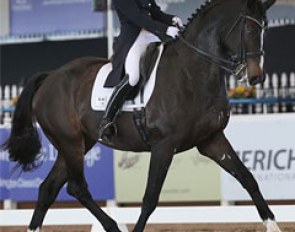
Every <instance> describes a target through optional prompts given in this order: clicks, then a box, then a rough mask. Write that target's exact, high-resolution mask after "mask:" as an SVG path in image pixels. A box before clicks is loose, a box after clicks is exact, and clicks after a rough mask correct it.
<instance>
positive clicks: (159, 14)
mask: <svg viewBox="0 0 295 232" xmlns="http://www.w3.org/2000/svg"><path fill="white" fill-rule="evenodd" d="M151 14H152V17H153V18H154V19H155V20H158V21H160V22H162V23H165V24H167V25H172V19H173V17H174V16H175V15H170V14H167V13H164V12H163V11H162V10H161V8H160V7H159V6H158V5H157V3H156V2H155V0H151Z"/></svg>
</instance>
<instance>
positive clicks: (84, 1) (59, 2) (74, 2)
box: [42, 0, 92, 6]
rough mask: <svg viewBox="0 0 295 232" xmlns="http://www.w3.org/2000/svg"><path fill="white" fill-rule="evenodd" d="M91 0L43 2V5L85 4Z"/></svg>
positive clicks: (46, 0)
mask: <svg viewBox="0 0 295 232" xmlns="http://www.w3.org/2000/svg"><path fill="white" fill-rule="evenodd" d="M90 1H92V0H43V2H42V4H43V5H45V6H46V5H64V4H76V3H81V4H84V3H86V2H90Z"/></svg>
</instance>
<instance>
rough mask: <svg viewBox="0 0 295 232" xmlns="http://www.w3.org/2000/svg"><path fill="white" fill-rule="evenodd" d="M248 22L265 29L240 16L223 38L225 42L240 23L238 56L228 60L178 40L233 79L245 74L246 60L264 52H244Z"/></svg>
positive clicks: (261, 25)
mask: <svg viewBox="0 0 295 232" xmlns="http://www.w3.org/2000/svg"><path fill="white" fill-rule="evenodd" d="M247 20H250V21H252V22H254V23H256V24H257V25H258V26H259V27H260V28H261V29H262V30H263V29H264V28H265V26H264V23H260V22H259V21H258V20H257V19H255V18H253V17H251V16H249V15H245V14H240V15H239V16H238V18H237V19H236V21H235V22H234V24H233V25H232V27H231V28H230V30H229V31H228V33H227V34H226V36H225V40H227V39H228V38H229V36H230V35H231V33H232V32H233V31H234V29H235V28H236V27H237V26H238V24H239V23H241V30H240V35H241V36H240V45H241V49H240V54H235V55H232V56H230V58H229V59H224V58H222V57H219V56H216V55H213V54H210V53H208V52H206V51H203V50H201V49H200V48H198V47H196V46H194V45H192V44H191V43H189V42H188V41H187V40H186V39H185V38H184V37H182V36H180V37H179V39H180V41H182V42H183V43H184V44H185V45H186V46H188V47H189V48H191V49H192V50H193V51H195V52H196V53H199V54H200V55H202V56H203V57H204V58H205V59H207V60H209V61H210V62H213V63H215V64H217V65H218V66H219V67H220V68H222V69H224V70H225V71H227V72H229V73H231V75H233V76H235V77H239V76H240V75H241V74H242V73H244V72H245V70H246V68H247V58H249V57H260V56H263V55H264V51H263V50H260V51H256V52H247V51H246V41H245V24H246V21H247Z"/></svg>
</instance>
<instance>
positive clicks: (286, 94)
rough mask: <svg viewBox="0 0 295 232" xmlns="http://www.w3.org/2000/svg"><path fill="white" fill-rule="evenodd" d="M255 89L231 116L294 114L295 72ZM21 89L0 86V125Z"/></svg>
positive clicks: (229, 81) (7, 121)
mask: <svg viewBox="0 0 295 232" xmlns="http://www.w3.org/2000/svg"><path fill="white" fill-rule="evenodd" d="M239 85H246V84H245V83H241V82H240V81H238V80H236V79H235V78H234V77H233V76H230V77H227V88H228V90H230V89H233V88H235V87H237V86H239ZM255 88H256V98H252V99H233V101H232V102H231V103H232V113H233V114H245V113H246V114H247V113H256V114H257V113H285V112H295V72H293V73H291V74H290V75H287V74H286V73H283V74H281V75H278V74H275V73H274V74H272V75H267V78H266V80H265V82H264V83H263V84H262V85H257V86H256V87H255ZM22 89H23V87H22V86H17V85H12V86H9V85H5V86H0V124H10V122H11V117H12V114H13V111H14V103H15V102H16V100H17V97H18V96H19V94H20V93H21V91H22ZM245 100H246V101H245Z"/></svg>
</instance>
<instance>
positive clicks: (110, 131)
mask: <svg viewBox="0 0 295 232" xmlns="http://www.w3.org/2000/svg"><path fill="white" fill-rule="evenodd" d="M133 88H134V86H131V85H130V84H129V78H128V75H126V76H125V77H124V78H123V80H122V81H121V83H120V84H119V85H118V86H116V88H115V89H114V92H113V94H112V96H111V98H110V100H109V101H108V104H107V108H106V110H105V113H104V116H103V118H102V121H101V124H100V126H99V133H98V140H99V141H105V142H109V141H110V138H111V137H112V136H114V134H116V126H115V116H116V115H117V114H118V113H119V110H120V109H121V107H122V105H123V103H124V102H125V100H126V98H127V97H128V96H129V94H130V93H131V91H132V90H133Z"/></svg>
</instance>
